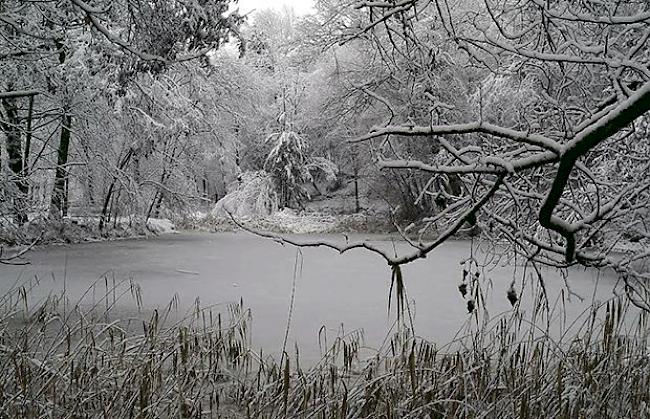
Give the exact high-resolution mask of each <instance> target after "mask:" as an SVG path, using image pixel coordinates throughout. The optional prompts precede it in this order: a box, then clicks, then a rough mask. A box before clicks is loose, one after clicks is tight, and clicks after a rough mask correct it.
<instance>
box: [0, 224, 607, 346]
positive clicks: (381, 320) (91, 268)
mask: <svg viewBox="0 0 650 419" xmlns="http://www.w3.org/2000/svg"><path fill="white" fill-rule="evenodd" d="M319 238H321V239H322V238H323V237H322V236H321V237H319ZM355 238H360V237H355ZM327 239H329V240H344V239H343V238H342V237H341V236H334V235H333V236H328V237H327ZM375 239H379V238H378V237H375ZM383 245H385V246H386V248H387V249H392V248H393V244H392V242H390V241H384V242H383ZM395 250H396V251H397V252H398V253H399V252H402V251H405V250H406V248H405V245H404V244H403V243H400V244H397V245H396V247H395ZM301 252H302V272H301V273H299V275H298V276H297V278H296V291H295V304H294V309H293V316H292V321H291V328H290V330H291V332H290V338H289V345H288V348H293V346H294V342H295V341H296V340H297V341H298V342H299V343H300V347H301V350H302V353H303V355H305V356H306V357H307V358H310V357H315V356H317V355H318V351H319V349H318V332H319V329H320V328H321V326H325V327H326V328H328V329H330V330H332V332H331V333H334V331H335V330H336V329H339V328H340V327H341V324H343V325H344V327H345V330H352V329H357V328H363V329H364V331H365V336H366V343H367V344H368V345H369V346H375V347H376V346H378V345H379V344H380V343H381V342H382V340H383V338H384V337H385V336H386V333H387V331H388V330H389V328H390V326H391V324H392V322H393V320H394V315H391V317H390V318H389V317H388V314H387V304H388V293H389V288H390V278H391V275H390V270H389V268H388V266H387V265H386V264H385V262H384V261H383V260H382V259H381V258H379V257H378V256H376V255H373V254H370V253H368V252H365V251H362V250H358V251H352V252H350V253H346V254H345V255H339V254H338V253H336V252H333V251H331V250H328V249H321V248H310V249H303V250H302V251H301ZM469 254H470V244H469V242H462V241H455V242H449V243H448V244H446V245H444V246H443V247H441V248H440V249H438V250H437V251H435V252H434V253H433V254H431V255H429V257H428V258H427V259H423V260H419V261H416V262H415V263H413V264H411V265H408V266H407V267H405V268H404V279H405V285H406V288H407V292H408V297H409V299H411V300H413V301H414V305H413V306H412V309H413V315H414V321H415V327H416V332H417V333H418V334H419V335H421V336H424V337H426V338H429V339H432V340H434V341H437V342H440V343H445V342H447V341H448V340H449V339H451V338H452V337H453V336H454V334H455V333H456V331H457V330H458V329H459V328H460V327H461V326H462V325H463V324H464V322H466V321H467V319H468V314H467V309H466V305H465V302H464V300H463V299H462V298H461V296H460V293H459V292H458V284H459V283H460V279H461V275H462V266H461V265H460V263H459V262H460V261H461V260H463V259H465V258H467V257H468V256H469ZM296 255H297V250H296V249H295V248H292V247H289V246H281V245H279V244H277V243H275V242H273V241H269V240H266V239H261V238H258V237H255V236H252V235H250V234H247V233H218V234H209V233H182V234H176V235H168V236H163V237H159V238H155V239H150V240H129V241H119V242H103V243H88V244H78V245H70V246H62V247H49V248H46V249H39V250H35V251H34V252H32V253H30V255H29V257H30V260H31V262H32V263H31V265H27V266H21V267H18V266H11V267H10V266H1V265H0V293H1V291H5V290H6V289H7V288H8V287H10V286H11V285H12V284H13V283H14V282H15V281H16V279H17V278H21V279H22V280H24V279H27V278H31V277H34V276H38V277H39V278H40V280H41V285H40V286H39V288H38V289H37V290H36V292H35V293H34V294H33V297H32V298H33V299H35V300H36V299H39V298H43V297H44V296H45V295H47V293H48V292H50V291H52V290H61V289H62V288H63V287H64V286H65V287H66V289H67V293H68V295H69V296H70V298H71V299H72V300H74V299H75V298H77V297H78V296H79V295H80V294H81V293H82V292H84V291H85V290H86V289H88V287H89V286H90V285H91V284H92V283H93V282H94V281H96V280H98V279H99V278H101V277H103V276H106V275H108V276H109V277H111V278H112V277H115V278H116V279H117V280H120V279H124V278H128V277H132V278H133V279H134V280H135V281H137V282H138V283H139V284H140V285H141V286H142V290H143V293H142V294H143V300H144V305H145V306H146V307H149V308H151V307H154V306H158V307H162V306H167V304H168V303H169V302H170V301H171V300H172V298H174V296H175V295H177V296H178V302H179V312H186V311H188V310H189V309H190V308H191V307H192V305H193V304H194V301H195V299H196V298H197V297H199V298H200V301H201V305H203V306H206V305H209V304H216V303H227V302H235V301H239V300H240V298H243V300H244V305H245V306H247V307H250V308H251V309H252V313H253V324H252V326H253V336H254V341H255V345H256V346H262V347H264V348H265V351H267V352H275V353H277V352H278V351H279V350H280V348H281V346H282V341H283V338H284V332H285V328H286V322H287V314H288V308H289V301H290V297H291V291H292V284H293V272H294V265H295V262H296ZM518 272H519V274H518V275H516V277H517V286H518V287H520V286H521V268H518ZM544 276H545V282H546V284H547V290H548V294H549V297H550V300H551V303H552V302H553V301H554V300H555V299H556V298H557V296H558V295H559V293H560V292H561V290H562V289H563V288H564V287H565V282H564V280H563V279H562V278H561V277H560V275H559V274H558V273H557V272H553V271H545V272H544ZM64 278H65V281H64ZM484 278H485V279H489V280H491V281H492V291H491V297H490V298H489V300H488V301H489V305H488V307H489V309H490V312H491V313H494V314H498V313H500V312H503V311H506V310H510V304H509V303H508V301H507V299H506V298H505V293H506V290H507V289H508V287H509V284H510V282H511V281H512V279H513V268H512V267H500V268H497V269H494V270H492V271H490V272H485V273H484ZM615 282H616V279H615V278H614V277H611V276H607V275H605V274H603V273H601V274H600V275H598V274H597V273H596V272H590V271H584V270H578V269H576V270H571V271H570V273H569V277H568V283H569V284H570V286H571V289H572V290H573V291H574V292H575V293H577V294H580V295H581V296H583V297H585V301H582V302H581V301H580V300H578V299H576V298H572V300H571V302H570V303H569V302H567V317H568V318H569V320H570V319H571V318H574V317H575V316H577V315H578V314H579V313H582V312H583V311H584V310H585V309H587V308H588V307H589V305H590V304H591V301H592V299H593V298H594V296H595V298H596V299H600V300H604V299H607V298H609V297H611V296H612V288H613V286H614V285H615ZM101 284H102V286H101V289H103V287H104V286H103V281H101ZM97 294H101V292H99V291H97ZM393 307H394V305H393ZM120 310H121V311H122V313H123V315H124V316H132V315H134V313H137V312H136V311H135V310H134V303H133V300H132V299H131V298H130V297H127V298H124V299H123V300H122V301H121V302H120V306H119V307H118V312H119V311H120ZM393 314H394V313H393Z"/></svg>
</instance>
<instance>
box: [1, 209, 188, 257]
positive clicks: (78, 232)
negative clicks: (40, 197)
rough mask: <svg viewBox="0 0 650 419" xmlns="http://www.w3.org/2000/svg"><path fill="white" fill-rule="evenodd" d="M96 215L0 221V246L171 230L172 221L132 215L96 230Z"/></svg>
mask: <svg viewBox="0 0 650 419" xmlns="http://www.w3.org/2000/svg"><path fill="white" fill-rule="evenodd" d="M98 226H99V218H97V217H65V218H64V219H63V220H61V221H52V220H49V219H46V218H34V219H32V220H31V221H29V222H28V223H26V224H24V225H22V226H16V225H15V224H13V223H11V222H4V223H2V224H0V246H2V247H5V248H9V249H14V250H16V249H17V250H20V249H21V248H24V247H25V246H32V245H34V244H35V245H38V246H43V245H60V244H72V243H84V242H97V241H106V240H124V239H134V238H143V237H149V236H151V235H159V234H165V233H172V232H174V231H175V230H176V227H175V225H174V223H172V222H171V221H170V220H168V219H153V218H152V219H149V220H148V221H147V222H146V223H142V222H141V221H138V220H136V219H134V218H130V217H121V218H118V219H117V220H112V221H111V222H110V223H108V225H107V226H106V227H105V228H104V229H102V230H100V229H99V227H98Z"/></svg>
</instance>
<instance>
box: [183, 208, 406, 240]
mask: <svg viewBox="0 0 650 419" xmlns="http://www.w3.org/2000/svg"><path fill="white" fill-rule="evenodd" d="M237 223H239V224H241V225H244V226H245V227H246V228H248V229H251V230H256V231H263V232H270V233H280V234H334V233H344V234H351V233H352V234H353V233H366V234H390V233H394V232H395V231H396V229H395V227H394V226H393V224H392V223H391V222H390V220H389V219H388V217H382V216H377V215H368V214H345V215H341V214H337V215H333V214H327V213H315V212H312V213H298V212H296V211H293V210H286V209H285V210H282V211H279V212H276V213H274V214H271V215H266V216H259V215H258V216H245V217H239V218H237V222H235V221H234V220H233V219H232V218H230V217H226V216H218V215H214V214H195V215H193V216H188V217H186V218H184V219H183V220H181V221H179V222H178V229H179V230H196V231H207V232H232V231H238V230H240V227H239V226H238V225H237Z"/></svg>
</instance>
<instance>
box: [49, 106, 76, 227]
mask: <svg viewBox="0 0 650 419" xmlns="http://www.w3.org/2000/svg"><path fill="white" fill-rule="evenodd" d="M62 118H63V121H62V125H61V140H60V142H59V150H58V153H57V163H56V174H55V176H54V187H53V188H52V202H51V204H50V215H52V217H54V218H56V219H61V218H62V217H63V216H64V215H66V213H67V208H66V206H67V197H66V181H67V177H68V170H67V169H66V165H67V164H68V151H69V149H70V127H71V125H72V116H71V115H69V114H68V113H67V111H65V112H64V113H63V117H62Z"/></svg>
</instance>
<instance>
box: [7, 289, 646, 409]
mask: <svg viewBox="0 0 650 419" xmlns="http://www.w3.org/2000/svg"><path fill="white" fill-rule="evenodd" d="M34 286H37V284H36V283H35V282H30V283H26V284H22V285H20V286H16V287H14V288H12V290H11V291H10V292H8V293H7V294H6V295H4V296H3V297H2V298H1V299H0V417H1V418H285V417H286V418H332V419H341V418H518V419H527V418H645V417H650V390H649V389H650V353H649V352H650V347H649V344H650V342H649V335H650V327H649V323H648V313H645V312H640V313H636V312H632V311H631V309H630V308H629V306H628V304H627V302H626V301H625V300H624V299H622V298H616V299H612V300H611V301H608V302H604V303H602V304H594V305H593V307H592V308H591V309H590V310H588V311H587V312H585V314H584V315H583V316H582V317H581V318H580V319H578V320H577V321H575V322H574V323H573V324H572V325H571V327H570V328H567V329H566V330H564V331H560V333H559V334H558V332H557V330H552V329H553V327H554V323H553V321H552V316H551V310H549V309H548V305H545V304H543V303H542V300H541V299H538V300H536V301H539V304H538V305H536V306H535V307H527V310H516V309H514V310H513V311H512V312H509V313H504V314H502V315H500V316H496V317H494V318H491V317H489V316H488V314H487V313H486V312H485V311H484V310H482V309H481V306H480V304H479V306H478V307H476V309H475V310H474V311H473V313H472V314H469V315H468V316H469V317H468V321H467V323H466V325H465V327H464V328H463V329H462V330H461V331H460V332H459V334H458V335H457V338H456V339H454V340H453V341H452V342H449V343H447V344H446V345H436V344H434V343H431V342H428V341H427V340H425V339H422V338H419V337H417V336H416V335H415V334H414V333H413V330H412V329H411V328H410V327H409V326H408V324H409V322H408V316H402V317H401V318H400V320H399V322H398V324H397V328H396V329H395V333H394V334H393V335H391V336H390V337H389V338H387V339H386V342H385V343H384V345H383V346H382V347H381V348H379V349H377V350H375V351H374V352H372V353H370V352H369V350H368V348H365V346H364V342H363V333H362V332H361V331H354V332H351V333H347V334H346V333H343V332H340V333H338V334H337V335H336V336H327V335H326V333H325V331H324V330H321V333H320V334H319V340H320V342H321V343H322V351H323V356H322V359H321V360H320V361H319V362H318V363H316V364H315V365H309V366H304V365H301V362H300V354H299V351H298V348H295V349H294V350H291V353H290V354H289V353H285V354H284V356H282V357H280V358H279V360H278V358H277V357H276V358H274V357H270V356H267V355H265V354H264V352H262V351H259V350H255V349H253V348H252V347H251V344H250V336H249V334H250V332H249V331H250V322H251V314H250V311H248V310H247V309H246V308H245V307H244V305H243V303H242V302H239V303H238V304H231V305H229V306H228V307H227V309H226V310H225V311H224V312H221V311H219V310H217V309H216V308H214V307H208V308H201V307H200V306H199V305H198V303H197V305H196V306H195V307H194V308H193V310H192V312H191V313H189V315H188V316H186V317H184V319H183V320H182V321H180V322H172V321H170V319H171V318H172V316H170V313H171V312H172V311H173V310H175V307H174V306H175V302H174V301H172V302H171V303H170V305H169V306H168V307H167V308H166V309H165V310H160V311H158V310H154V311H151V312H149V313H147V314H146V316H145V314H144V311H143V312H142V313H143V314H141V315H140V317H139V319H136V320H125V319H118V318H113V314H114V308H115V306H116V304H117V302H118V301H119V300H120V298H132V299H133V301H134V304H135V305H136V306H141V292H140V290H139V288H138V287H137V285H135V284H133V283H131V282H122V283H117V284H116V283H114V282H111V281H108V280H104V281H103V282H100V283H97V284H95V285H94V288H93V289H92V292H91V290H88V292H87V293H86V295H85V297H83V298H81V299H80V300H78V301H76V302H74V303H72V302H70V301H68V299H67V298H66V296H65V295H63V294H60V295H51V296H49V297H48V298H46V299H45V300H42V301H41V302H40V303H39V304H38V305H33V304H30V303H29V302H30V301H31V299H30V298H29V296H30V292H31V288H32V287H34ZM98 290H101V292H99V291H98ZM92 293H94V294H95V298H93V299H90V298H87V297H88V296H89V295H91V294H92ZM98 294H99V297H97V295H98ZM477 295H478V294H477ZM401 308H402V309H403V310H404V309H405V305H404V301H402V304H401ZM406 308H408V307H406ZM524 311H526V312H527V313H529V314H530V313H532V315H533V316H532V317H533V320H531V317H530V316H526V315H524V313H523V312H524ZM633 315H634V316H636V317H634V318H632V316H633ZM539 319H542V320H543V321H537V320H539ZM569 330H570V332H569Z"/></svg>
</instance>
